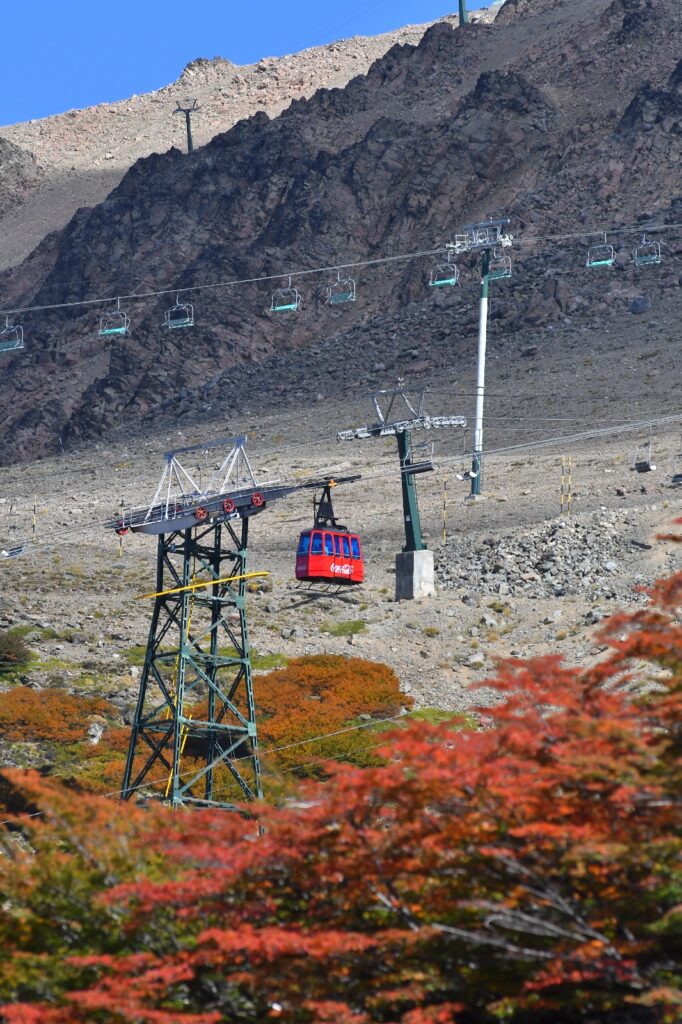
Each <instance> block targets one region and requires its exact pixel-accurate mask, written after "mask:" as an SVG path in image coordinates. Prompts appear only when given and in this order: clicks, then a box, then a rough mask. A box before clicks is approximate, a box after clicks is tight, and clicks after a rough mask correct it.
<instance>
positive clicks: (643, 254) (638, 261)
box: [632, 235, 663, 267]
mask: <svg viewBox="0 0 682 1024" xmlns="http://www.w3.org/2000/svg"><path fill="white" fill-rule="evenodd" d="M662 261H663V256H662V255H661V243H660V242H647V240H646V235H642V241H641V242H640V243H639V245H638V246H637V247H636V248H635V249H633V251H632V262H633V263H634V264H635V266H636V267H653V266H655V265H656V264H657V263H661V262H662Z"/></svg>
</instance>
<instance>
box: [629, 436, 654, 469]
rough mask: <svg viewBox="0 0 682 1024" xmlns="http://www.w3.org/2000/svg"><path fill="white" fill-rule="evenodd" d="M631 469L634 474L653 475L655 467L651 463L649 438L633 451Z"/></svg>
mask: <svg viewBox="0 0 682 1024" xmlns="http://www.w3.org/2000/svg"><path fill="white" fill-rule="evenodd" d="M632 469H633V470H634V471H635V473H653V472H654V470H655V469H656V466H655V465H654V464H653V462H652V461H651V438H649V440H648V441H644V442H642V444H640V445H638V446H637V448H636V449H635V454H634V457H633V459H632Z"/></svg>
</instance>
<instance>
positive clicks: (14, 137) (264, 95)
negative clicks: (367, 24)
mask: <svg viewBox="0 0 682 1024" xmlns="http://www.w3.org/2000/svg"><path fill="white" fill-rule="evenodd" d="M497 9H498V8H497V6H494V7H493V8H491V9H485V10H482V11H476V12H474V14H472V20H474V21H482V22H490V21H492V20H493V18H494V17H495V14H496V12H497ZM445 20H446V21H448V22H449V23H451V24H457V21H458V19H457V17H456V16H454V15H453V16H452V17H449V18H447V19H445ZM428 27H429V25H428V24H424V25H407V26H405V27H403V28H401V29H398V30H397V31H394V32H387V33H384V34H383V35H379V36H369V37H368V36H354V37H353V38H351V39H342V40H339V41H338V42H335V43H331V44H329V45H327V46H317V47H311V48H310V49H307V50H303V51H301V52H300V53H294V54H290V55H288V56H285V57H266V58H264V59H263V60H260V61H258V63H257V64H249V65H243V66H242V65H237V64H233V63H232V62H231V61H229V60H226V59H225V58H223V57H215V58H213V59H212V60H209V59H206V58H204V57H200V58H198V59H197V60H194V61H192V62H191V63H190V64H188V65H187V67H186V68H185V69H184V70H183V72H182V74H181V75H180V77H179V78H178V80H177V81H176V82H173V83H172V84H171V85H168V86H165V87H164V88H162V89H158V90H156V91H154V92H151V93H145V94H142V95H139V96H132V97H130V98H129V99H127V100H121V101H119V102H116V103H102V104H99V105H98V106H95V107H87V108H85V109H82V110H69V111H66V113H64V114H58V115H55V116H54V117H46V118H41V119H38V120H34V121H28V122H23V123H20V124H15V125H8V126H5V127H1V128H0V141H4V142H6V143H10V144H11V145H13V146H17V147H19V148H20V149H21V150H22V151H24V152H25V153H26V154H27V157H28V159H30V160H31V161H32V162H33V163H34V164H35V165H36V166H37V167H38V168H40V174H39V175H37V176H34V178H33V180H32V181H31V182H30V184H31V187H30V188H27V184H28V183H27V182H26V181H17V180H16V175H15V173H14V171H13V161H12V160H9V159H8V158H7V157H6V155H5V153H6V150H5V151H3V150H1V149H0V232H2V237H3V247H2V251H1V252H0V269H1V268H4V267H8V266H13V265H14V264H15V263H18V262H20V260H21V259H23V258H24V257H25V256H26V255H27V254H28V253H29V252H30V251H31V250H32V249H33V248H34V247H35V246H36V245H37V244H38V243H39V242H40V241H41V240H42V239H43V237H44V236H45V235H46V234H47V233H48V232H49V231H54V230H57V229H61V228H63V227H64V225H65V224H66V223H67V222H68V221H69V220H70V218H71V217H72V216H73V215H74V213H75V212H76V210H77V209H79V208H80V207H82V206H95V205H96V204H97V203H100V202H102V201H103V200H104V199H105V198H106V197H107V195H108V194H109V192H111V190H112V189H113V188H114V187H115V186H116V185H117V184H118V183H119V182H120V180H121V178H122V177H123V175H124V174H125V173H126V171H127V170H128V169H129V168H130V166H131V165H132V164H133V163H134V162H135V161H136V160H139V159H140V158H141V157H145V156H149V155H150V154H151V153H163V152H165V151H167V150H168V149H170V148H171V147H172V146H176V147H179V148H180V149H182V150H184V149H185V146H186V133H185V120H184V117H180V116H178V115H175V114H174V113H173V111H174V110H175V109H176V107H177V105H178V103H180V104H182V105H187V104H188V103H189V104H190V105H191V101H192V100H193V99H195V100H197V103H198V107H199V109H198V111H197V113H196V114H195V115H194V116H193V121H192V131H193V137H194V142H195V145H197V146H202V145H205V144H206V143H207V142H210V140H211V139H212V138H213V137H214V136H215V135H216V134H218V133H219V132H224V131H227V130H228V129H229V128H231V127H232V125H234V124H236V122H237V121H240V120H242V119H243V118H245V117H250V116H251V115H253V114H255V113H256V112H257V111H264V112H265V113H266V114H268V116H269V117H275V116H276V115H277V114H279V113H280V112H281V111H282V110H284V109H285V108H286V107H287V106H288V105H289V103H290V102H291V101H292V100H296V99H301V98H302V97H306V96H312V95H313V93H314V92H315V91H316V90H317V89H319V88H323V87H326V88H342V87H343V86H345V85H346V84H347V83H348V82H349V81H350V79H351V78H353V77H355V76H356V75H362V74H365V73H366V72H367V71H368V69H369V67H370V65H371V64H372V63H373V62H374V61H375V60H377V59H378V58H380V57H382V56H383V55H384V54H385V53H386V51H387V50H389V49H390V48H391V47H392V46H394V45H396V44H402V43H412V44H415V43H418V42H419V40H420V39H421V38H422V36H423V35H424V32H425V31H426V30H427V28H428ZM3 198H4V202H3Z"/></svg>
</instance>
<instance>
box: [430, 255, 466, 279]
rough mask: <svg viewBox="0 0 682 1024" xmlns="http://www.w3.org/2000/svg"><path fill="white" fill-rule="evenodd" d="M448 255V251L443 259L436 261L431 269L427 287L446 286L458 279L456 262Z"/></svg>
mask: <svg viewBox="0 0 682 1024" xmlns="http://www.w3.org/2000/svg"><path fill="white" fill-rule="evenodd" d="M450 256H451V254H450V253H448V255H447V257H446V259H445V261H444V262H443V263H437V264H436V266H435V267H434V268H433V270H432V271H431V277H430V279H429V288H447V287H448V286H450V285H455V284H457V282H458V281H459V267H458V266H457V264H456V263H452V261H451V259H450Z"/></svg>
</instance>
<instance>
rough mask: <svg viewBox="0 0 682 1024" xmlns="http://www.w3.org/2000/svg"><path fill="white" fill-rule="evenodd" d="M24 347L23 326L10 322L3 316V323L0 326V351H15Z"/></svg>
mask: <svg viewBox="0 0 682 1024" xmlns="http://www.w3.org/2000/svg"><path fill="white" fill-rule="evenodd" d="M23 347H24V328H23V327H21V326H20V325H19V324H13V323H10V319H9V317H8V316H6V317H5V325H4V327H2V328H0V352H15V351H16V350H17V349H20V348H23Z"/></svg>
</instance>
